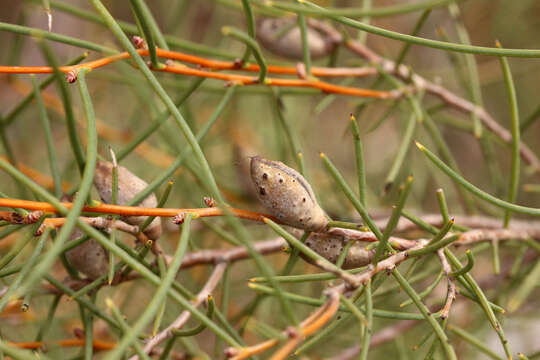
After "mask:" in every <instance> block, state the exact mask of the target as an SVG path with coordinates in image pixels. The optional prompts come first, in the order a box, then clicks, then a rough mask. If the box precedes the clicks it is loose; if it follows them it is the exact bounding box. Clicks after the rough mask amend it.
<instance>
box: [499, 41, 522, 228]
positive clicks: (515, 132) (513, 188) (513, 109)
mask: <svg viewBox="0 0 540 360" xmlns="http://www.w3.org/2000/svg"><path fill="white" fill-rule="evenodd" d="M497 47H499V48H500V47H501V44H500V43H499V42H497ZM499 60H500V61H501V68H502V72H503V75H504V82H505V84H506V89H507V91H508V102H509V103H510V121H511V129H510V130H511V133H512V166H511V170H510V182H509V184H508V202H509V203H514V202H515V201H516V198H517V194H518V189H519V163H520V157H519V147H520V146H519V145H520V144H519V142H520V130H519V109H518V104H517V95H516V87H515V85H514V80H513V78H512V72H511V71H510V65H508V60H507V59H506V58H505V57H500V58H499ZM511 216H512V211H511V210H509V209H506V211H505V212H504V227H508V225H509V223H510V217H511Z"/></svg>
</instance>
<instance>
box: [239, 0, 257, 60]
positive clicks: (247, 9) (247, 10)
mask: <svg viewBox="0 0 540 360" xmlns="http://www.w3.org/2000/svg"><path fill="white" fill-rule="evenodd" d="M242 8H243V9H244V14H245V16H246V22H247V30H248V35H249V37H250V38H252V39H255V17H254V16H253V9H252V8H251V5H250V4H249V0H242ZM250 56H251V47H250V46H248V47H246V51H245V52H244V56H242V63H244V64H245V63H246V62H248V61H249V57H250Z"/></svg>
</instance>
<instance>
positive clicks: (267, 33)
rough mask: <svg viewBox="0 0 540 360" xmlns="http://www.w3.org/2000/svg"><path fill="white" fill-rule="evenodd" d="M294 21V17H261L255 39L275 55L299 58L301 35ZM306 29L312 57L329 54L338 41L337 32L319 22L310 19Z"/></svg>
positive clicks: (300, 56)
mask: <svg viewBox="0 0 540 360" xmlns="http://www.w3.org/2000/svg"><path fill="white" fill-rule="evenodd" d="M296 23H297V18H296V17H286V18H272V19H270V18H269V19H262V20H260V21H259V22H258V24H257V32H256V34H257V39H258V40H259V42H260V43H261V44H262V45H263V46H264V47H265V48H266V49H268V50H270V51H271V52H273V53H275V54H276V55H279V56H283V57H285V58H289V59H295V60H301V59H302V58H303V54H302V35H301V33H300V28H299V27H298V25H297V24H296ZM306 30H307V39H308V44H309V53H310V56H311V58H312V59H317V58H321V57H324V56H327V55H329V54H330V53H331V52H332V51H333V50H334V49H335V47H336V45H337V43H338V41H339V39H337V38H338V37H339V36H336V33H337V32H336V31H335V30H333V29H330V28H329V27H328V26H326V25H324V24H322V23H320V22H314V21H310V22H309V24H308V26H307V29H306ZM330 30H333V31H330Z"/></svg>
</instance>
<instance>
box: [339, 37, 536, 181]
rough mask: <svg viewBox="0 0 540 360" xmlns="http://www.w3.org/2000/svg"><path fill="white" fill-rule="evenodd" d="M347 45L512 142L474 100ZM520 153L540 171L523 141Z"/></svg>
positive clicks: (358, 45) (358, 46)
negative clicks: (476, 117) (470, 115)
mask: <svg viewBox="0 0 540 360" xmlns="http://www.w3.org/2000/svg"><path fill="white" fill-rule="evenodd" d="M345 44H346V46H347V47H348V48H349V49H350V50H351V51H353V52H354V53H356V54H358V55H360V56H361V57H363V58H364V59H366V60H368V61H369V62H371V63H374V64H377V65H379V66H380V67H381V68H382V69H383V70H384V71H386V72H388V73H392V74H395V75H396V76H399V77H400V78H402V79H403V80H405V81H411V82H412V83H413V84H414V86H415V88H416V89H417V90H418V91H427V92H428V93H430V94H432V95H435V96H437V97H439V98H440V99H441V100H442V101H444V102H445V103H446V104H447V105H449V106H451V107H453V108H455V109H457V110H459V111H462V112H465V113H470V114H473V113H474V114H476V115H477V116H478V118H479V119H480V120H481V121H482V123H483V124H484V125H485V126H486V128H488V129H489V130H490V131H491V132H493V133H494V134H495V135H497V136H498V137H499V138H500V139H501V140H503V141H504V142H505V143H507V144H511V143H512V134H511V133H510V131H508V130H507V129H505V128H504V127H503V126H501V125H500V124H499V123H498V122H497V121H495V119H494V118H493V117H492V116H491V115H490V114H488V112H487V111H486V110H485V109H484V108H482V107H481V106H478V105H475V104H473V103H472V102H470V101H468V100H466V99H464V98H462V97H460V96H458V95H456V94H454V93H453V92H451V91H450V90H448V89H446V88H444V87H442V86H440V85H437V84H435V83H433V82H431V81H429V80H427V79H425V78H423V77H421V76H420V75H418V74H415V73H412V72H411V70H410V69H409V68H408V67H407V66H405V65H403V64H402V65H399V66H398V67H397V68H396V64H395V62H393V61H392V60H389V59H385V58H383V57H382V56H380V55H378V54H376V53H375V52H374V51H372V50H371V49H369V48H368V47H367V46H365V45H364V44H362V43H360V42H358V41H355V40H349V41H346V42H345ZM520 155H521V157H522V158H523V160H525V161H526V162H527V163H528V164H529V165H530V166H531V167H532V168H533V169H534V171H535V172H540V160H539V159H538V157H537V156H536V155H535V154H534V152H533V151H532V150H531V149H530V148H529V147H528V146H527V145H526V144H525V143H523V142H521V143H520Z"/></svg>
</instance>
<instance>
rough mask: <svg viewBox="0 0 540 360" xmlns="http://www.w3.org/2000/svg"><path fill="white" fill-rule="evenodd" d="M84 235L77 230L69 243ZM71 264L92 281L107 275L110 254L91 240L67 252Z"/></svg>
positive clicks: (72, 234)
mask: <svg viewBox="0 0 540 360" xmlns="http://www.w3.org/2000/svg"><path fill="white" fill-rule="evenodd" d="M83 235H84V233H83V232H82V231H81V230H79V229H78V228H75V229H74V230H73V232H72V233H71V236H70V237H69V240H68V241H73V240H76V239H79V238H81V237H82V236H83ZM66 258H67V260H68V261H69V263H70V264H71V265H72V266H73V267H74V268H75V269H77V270H78V271H80V272H81V273H83V274H84V275H86V276H87V277H88V278H89V279H90V280H94V279H97V278H98V277H100V276H102V275H105V274H106V273H107V271H108V270H109V253H108V251H107V250H105V249H104V248H103V246H101V245H100V244H99V243H98V242H97V241H96V240H95V239H93V238H90V239H88V240H86V241H85V242H83V243H82V244H80V245H79V246H76V247H74V248H73V249H70V250H68V251H66Z"/></svg>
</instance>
